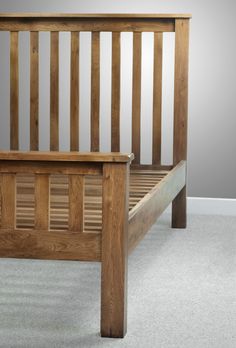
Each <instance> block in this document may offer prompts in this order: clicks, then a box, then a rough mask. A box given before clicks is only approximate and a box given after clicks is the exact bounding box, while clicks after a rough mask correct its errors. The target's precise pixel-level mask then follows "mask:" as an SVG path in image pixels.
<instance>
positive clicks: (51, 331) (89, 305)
mask: <svg viewBox="0 0 236 348" xmlns="http://www.w3.org/2000/svg"><path fill="white" fill-rule="evenodd" d="M169 225H170V219H169V217H168V216H164V217H162V218H161V219H159V220H158V222H157V224H156V225H155V226H154V227H153V228H152V230H151V231H150V232H149V234H147V236H146V238H145V239H144V240H143V242H142V243H141V244H140V245H139V246H138V248H137V249H136V250H135V252H134V253H133V254H132V256H131V257H130V259H129V297H128V334H127V336H126V338H125V339H123V340H119V339H118V340H117V339H106V338H100V336H99V320H100V312H99V308H100V265H99V264H95V263H79V262H78V263H76V262H48V261H28V260H13V259H11V260H10V259H2V260H0V347H4V348H8V347H24V348H27V347H30V348H31V347H32V348H39V347H42V348H53V347H58V348H62V347H66V348H70V347H76V348H77V347H96V348H97V347H135V348H137V347H146V348H147V347H148V348H149V347H150V348H155V347H158V348H172V347H174V348H178V347H180V348H195V347H197V348H208V347H209V348H218V347H219V348H231V347H232V348H233V347H234V348H235V347H236V258H235V255H236V254H235V250H236V217H219V216H218V217H217V216H189V223H188V228H187V229H186V230H173V229H170V227H169Z"/></svg>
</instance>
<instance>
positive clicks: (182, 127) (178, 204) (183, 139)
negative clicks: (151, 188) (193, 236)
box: [172, 19, 189, 228]
mask: <svg viewBox="0 0 236 348" xmlns="http://www.w3.org/2000/svg"><path fill="white" fill-rule="evenodd" d="M188 45H189V20H188V19H176V20H175V84H174V149H173V162H174V165H176V164H177V163H178V162H179V161H181V160H186V158H187V116H188ZM172 227H175V228H184V227H186V186H185V187H184V188H183V189H182V190H181V192H180V193H179V194H178V196H177V197H176V198H175V200H174V201H173V203H172Z"/></svg>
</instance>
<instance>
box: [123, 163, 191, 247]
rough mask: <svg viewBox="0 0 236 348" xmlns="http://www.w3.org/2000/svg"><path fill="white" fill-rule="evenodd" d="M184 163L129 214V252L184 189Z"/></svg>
mask: <svg viewBox="0 0 236 348" xmlns="http://www.w3.org/2000/svg"><path fill="white" fill-rule="evenodd" d="M185 180H186V162H185V161H181V162H180V163H179V164H178V165H177V166H176V167H174V168H173V169H172V170H171V171H170V172H169V173H168V174H167V176H165V177H164V179H163V180H162V181H161V182H160V183H159V184H157V185H156V187H154V188H153V189H152V190H151V191H150V192H149V193H148V194H147V195H146V196H144V197H143V199H141V200H140V201H139V202H138V203H137V205H135V207H134V208H133V209H132V210H131V211H130V214H129V252H131V251H132V250H133V249H134V248H135V247H136V246H137V244H138V243H139V242H140V240H142V238H143V237H144V236H145V234H146V233H147V232H148V230H149V229H150V227H151V226H152V225H153V223H154V222H155V221H156V219H157V218H158V217H159V216H160V214H161V213H162V212H163V211H164V210H165V209H166V208H167V206H168V205H169V204H170V203H171V201H172V200H173V199H174V198H175V197H176V195H177V194H178V193H179V192H180V190H181V189H182V188H183V187H184V185H185Z"/></svg>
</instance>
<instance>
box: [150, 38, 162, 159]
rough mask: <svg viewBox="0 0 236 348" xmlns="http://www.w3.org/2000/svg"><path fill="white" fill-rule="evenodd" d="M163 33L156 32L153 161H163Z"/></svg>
mask: <svg viewBox="0 0 236 348" xmlns="http://www.w3.org/2000/svg"><path fill="white" fill-rule="evenodd" d="M162 47H163V34H162V33H154V71H153V125H152V132H153V133H152V163H153V164H160V163H161V125H162V122H161V111H162Z"/></svg>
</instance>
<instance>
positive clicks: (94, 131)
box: [91, 32, 100, 151]
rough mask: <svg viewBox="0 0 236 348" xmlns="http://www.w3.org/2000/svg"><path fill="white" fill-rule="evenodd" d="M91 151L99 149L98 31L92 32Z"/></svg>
mask: <svg viewBox="0 0 236 348" xmlns="http://www.w3.org/2000/svg"><path fill="white" fill-rule="evenodd" d="M91 69H92V72H91V151H99V104H100V103H99V102H100V33H99V32H92V67H91Z"/></svg>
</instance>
